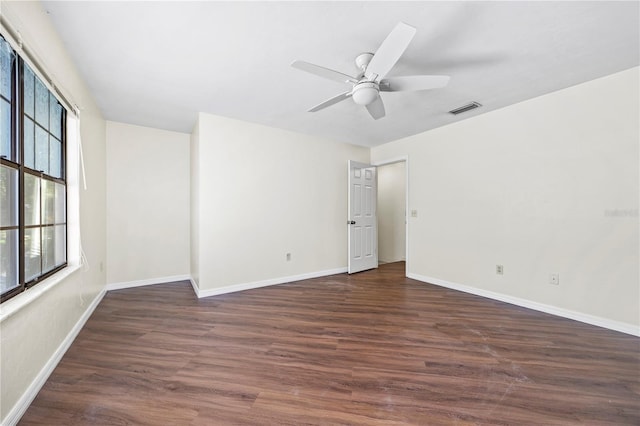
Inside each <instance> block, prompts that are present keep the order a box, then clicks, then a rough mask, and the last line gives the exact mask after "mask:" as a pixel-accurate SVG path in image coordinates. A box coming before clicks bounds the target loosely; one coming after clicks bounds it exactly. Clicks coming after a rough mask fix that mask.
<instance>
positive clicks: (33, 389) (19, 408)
mask: <svg viewBox="0 0 640 426" xmlns="http://www.w3.org/2000/svg"><path fill="white" fill-rule="evenodd" d="M105 293H106V291H105V290H102V291H101V292H100V293H99V294H98V295H97V296H96V297H95V299H93V301H92V302H91V304H90V305H89V306H87V309H86V310H85V311H84V313H83V314H82V316H81V317H80V319H78V322H76V325H74V326H73V328H72V329H71V331H69V333H68V334H67V337H65V339H64V340H63V341H62V343H60V346H58V349H56V351H55V352H54V353H53V355H52V356H51V358H49V361H47V363H46V364H45V365H44V367H42V369H41V370H40V372H39V373H38V375H37V376H36V377H35V378H34V379H33V381H32V382H31V384H30V385H29V387H28V388H27V390H26V391H25V392H24V393H23V394H22V397H20V399H19V400H18V402H16V404H15V405H14V406H13V408H12V409H11V411H9V414H7V417H5V419H4V421H3V422H2V425H3V426H5V425H6V426H13V425H15V424H17V423H18V421H19V420H20V418H21V417H22V416H23V415H24V413H25V412H26V411H27V408H29V406H30V405H31V403H32V402H33V400H34V399H35V398H36V396H37V395H38V392H40V389H42V386H44V384H45V382H46V381H47V379H48V378H49V376H50V375H51V373H53V370H55V368H56V366H57V365H58V363H59V362H60V360H61V359H62V357H63V356H64V354H65V353H66V352H67V350H68V349H69V347H70V346H71V344H72V343H73V341H74V340H75V338H76V336H77V335H78V333H80V330H82V327H84V324H85V323H86V322H87V320H88V319H89V317H90V316H91V314H92V313H93V311H94V310H95V309H96V307H97V306H98V305H99V304H100V301H101V300H102V298H103V297H104V295H105Z"/></svg>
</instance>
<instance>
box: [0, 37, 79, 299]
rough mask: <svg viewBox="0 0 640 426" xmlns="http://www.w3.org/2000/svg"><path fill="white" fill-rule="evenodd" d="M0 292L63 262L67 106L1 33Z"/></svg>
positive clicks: (23, 285) (4, 294)
mask: <svg viewBox="0 0 640 426" xmlns="http://www.w3.org/2000/svg"><path fill="white" fill-rule="evenodd" d="M0 64H1V75H0V266H1V268H0V297H1V300H2V301H5V300H7V299H9V298H11V297H13V296H15V295H17V294H19V293H21V292H23V291H24V290H26V289H27V288H29V287H32V286H33V285H36V284H37V283H38V282H40V281H41V280H42V279H44V278H46V277H48V276H50V275H52V274H53V273H55V272H57V271H59V270H60V269H62V268H64V267H65V266H66V265H67V244H66V240H67V214H66V193H67V185H66V173H65V152H66V149H65V145H66V110H65V109H64V108H63V106H62V104H61V103H60V102H59V101H58V100H57V98H56V97H55V96H54V95H53V93H51V91H49V89H48V88H47V86H46V85H45V84H44V83H43V82H42V80H41V79H40V78H39V77H38V76H37V75H36V73H34V72H33V70H32V69H31V68H30V67H29V65H28V64H27V63H26V62H25V61H24V60H23V59H22V58H21V57H20V56H19V55H17V54H16V52H15V51H14V50H13V49H12V48H11V46H10V45H9V43H8V42H7V41H6V40H5V39H4V38H2V37H0Z"/></svg>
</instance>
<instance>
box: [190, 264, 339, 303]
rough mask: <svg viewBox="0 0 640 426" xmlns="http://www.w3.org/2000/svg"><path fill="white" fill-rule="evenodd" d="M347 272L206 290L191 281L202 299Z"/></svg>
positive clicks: (323, 272)
mask: <svg viewBox="0 0 640 426" xmlns="http://www.w3.org/2000/svg"><path fill="white" fill-rule="evenodd" d="M346 272H347V268H337V269H327V270H325V271H317V272H309V273H306V274H300V275H291V276H288V277H280V278H271V279H268V280H262V281H254V282H250V283H242V284H234V285H228V286H224V287H217V288H211V289H206V290H201V289H200V288H198V286H197V285H196V283H195V282H194V281H193V279H192V280H191V285H192V286H193V291H195V292H196V295H197V296H198V298H199V299H200V298H202V297H209V296H217V295H220V294H227V293H234V292H236V291H243V290H251V289H254V288H260V287H267V286H271V285H277V284H285V283H290V282H294V281H302V280H308V279H311V278H318V277H326V276H329V275H336V274H344V273H346Z"/></svg>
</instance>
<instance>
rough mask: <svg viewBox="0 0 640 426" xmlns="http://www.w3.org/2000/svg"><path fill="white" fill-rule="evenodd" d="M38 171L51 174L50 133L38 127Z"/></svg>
mask: <svg viewBox="0 0 640 426" xmlns="http://www.w3.org/2000/svg"><path fill="white" fill-rule="evenodd" d="M36 170H39V171H41V172H45V173H47V174H49V133H47V132H45V131H44V130H42V128H41V127H40V126H36Z"/></svg>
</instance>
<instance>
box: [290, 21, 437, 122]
mask: <svg viewBox="0 0 640 426" xmlns="http://www.w3.org/2000/svg"><path fill="white" fill-rule="evenodd" d="M415 33H416V29H415V28H414V27H412V26H411V25H407V24H405V23H404V22H400V23H398V25H396V27H395V28H394V29H393V31H391V33H390V34H389V35H388V36H387V38H386V39H385V40H384V41H383V42H382V44H381V45H380V47H379V48H378V51H377V52H376V53H361V54H360V55H358V56H357V57H356V67H357V68H358V70H360V72H359V73H358V75H357V76H355V77H352V76H350V75H347V74H343V73H341V72H338V71H334V70H331V69H329V68H325V67H321V66H319V65H314V64H311V63H309V62H304V61H293V63H291V66H292V67H294V68H297V69H299V70H302V71H306V72H309V73H311V74H315V75H317V76H320V77H324V78H327V79H329V80H334V81H339V82H342V83H347V84H351V85H352V87H351V89H350V90H347V91H346V92H343V93H340V94H339V95H337V96H334V97H332V98H330V99H327V100H326V101H324V102H322V103H321V104H318V105H316V106H314V107H313V108H311V109H310V110H309V112H316V111H319V110H321V109H324V108H326V107H328V106H331V105H333V104H336V103H338V102H340V101H343V100H345V99H347V98H353V101H354V102H355V103H356V104H358V105H364V106H365V107H367V110H368V111H369V114H371V116H372V117H373V118H374V119H376V120H377V119H379V118H382V117H384V116H385V110H384V104H383V103H382V98H381V97H380V92H401V91H415V90H427V89H437V88H440V87H444V86H446V85H447V83H448V82H449V77H448V76H445V75H407V76H402V77H389V78H384V77H385V76H386V75H387V74H388V73H389V71H390V70H391V68H393V66H394V65H395V64H396V62H398V59H400V56H402V54H403V53H404V51H405V50H406V49H407V47H408V46H409V43H410V42H411V40H412V39H413V36H414V35H415Z"/></svg>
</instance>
